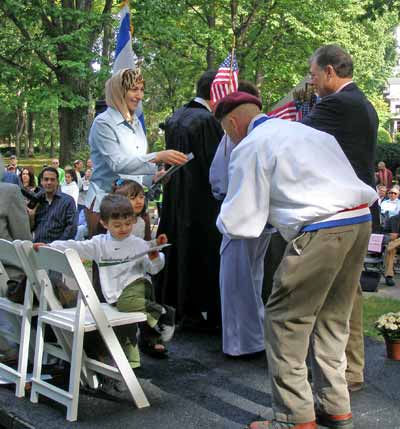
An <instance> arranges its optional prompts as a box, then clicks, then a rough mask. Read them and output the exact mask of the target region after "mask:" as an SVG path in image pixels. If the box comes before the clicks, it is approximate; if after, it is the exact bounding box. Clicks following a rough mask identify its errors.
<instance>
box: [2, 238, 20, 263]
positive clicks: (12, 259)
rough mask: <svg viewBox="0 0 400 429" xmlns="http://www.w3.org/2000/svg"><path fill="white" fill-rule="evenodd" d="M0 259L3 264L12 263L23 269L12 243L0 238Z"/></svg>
mask: <svg viewBox="0 0 400 429" xmlns="http://www.w3.org/2000/svg"><path fill="white" fill-rule="evenodd" d="M0 261H1V262H2V263H3V265H13V266H14V267H17V268H20V269H21V270H23V267H22V264H21V261H20V259H19V256H18V253H17V250H16V248H15V247H14V244H13V243H12V242H11V241H7V240H4V239H2V238H1V239H0Z"/></svg>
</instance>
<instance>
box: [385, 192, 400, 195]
mask: <svg viewBox="0 0 400 429" xmlns="http://www.w3.org/2000/svg"><path fill="white" fill-rule="evenodd" d="M388 194H389V195H390V194H394V195H399V193H398V192H388Z"/></svg>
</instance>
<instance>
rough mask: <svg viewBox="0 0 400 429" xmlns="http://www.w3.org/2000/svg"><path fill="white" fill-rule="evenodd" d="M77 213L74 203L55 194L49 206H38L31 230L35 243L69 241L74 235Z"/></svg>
mask: <svg viewBox="0 0 400 429" xmlns="http://www.w3.org/2000/svg"><path fill="white" fill-rule="evenodd" d="M77 224H78V212H77V211H76V205H75V201H74V199H73V198H72V197H70V196H69V195H66V194H63V193H62V192H56V193H55V195H54V197H53V201H52V202H51V204H49V203H48V202H47V201H44V202H42V203H40V204H39V206H38V208H37V210H36V215H35V225H34V228H33V235H34V239H33V241H34V242H35V243H51V242H52V241H54V240H69V239H73V238H74V237H75V235H76V230H77Z"/></svg>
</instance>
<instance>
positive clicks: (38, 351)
mask: <svg viewBox="0 0 400 429" xmlns="http://www.w3.org/2000/svg"><path fill="white" fill-rule="evenodd" d="M43 348H44V326H43V323H42V321H41V320H40V317H38V322H37V331H36V346H35V360H34V363H33V375H32V390H31V402H33V403H37V402H38V400H39V394H38V393H37V392H36V388H35V380H40V377H41V374H42V362H43Z"/></svg>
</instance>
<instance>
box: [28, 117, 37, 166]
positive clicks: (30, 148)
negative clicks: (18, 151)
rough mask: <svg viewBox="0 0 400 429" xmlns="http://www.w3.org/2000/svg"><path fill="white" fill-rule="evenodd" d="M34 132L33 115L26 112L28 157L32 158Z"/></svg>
mask: <svg viewBox="0 0 400 429" xmlns="http://www.w3.org/2000/svg"><path fill="white" fill-rule="evenodd" d="M34 131H35V115H34V113H33V112H28V133H27V134H28V157H29V158H33V157H34V155H35V153H34V146H33V141H34Z"/></svg>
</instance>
